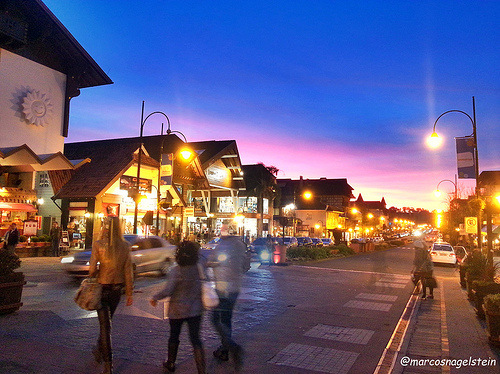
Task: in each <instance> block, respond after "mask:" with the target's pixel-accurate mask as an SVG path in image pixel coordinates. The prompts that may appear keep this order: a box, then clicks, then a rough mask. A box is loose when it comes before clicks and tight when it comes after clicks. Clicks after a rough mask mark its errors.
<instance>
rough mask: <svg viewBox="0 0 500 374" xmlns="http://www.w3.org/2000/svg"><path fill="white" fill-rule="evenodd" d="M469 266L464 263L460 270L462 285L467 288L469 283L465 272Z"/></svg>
mask: <svg viewBox="0 0 500 374" xmlns="http://www.w3.org/2000/svg"><path fill="white" fill-rule="evenodd" d="M466 270H467V268H466V267H465V266H463V265H461V266H460V267H459V272H460V286H461V287H462V288H464V289H465V288H467V283H466V281H465V273H466Z"/></svg>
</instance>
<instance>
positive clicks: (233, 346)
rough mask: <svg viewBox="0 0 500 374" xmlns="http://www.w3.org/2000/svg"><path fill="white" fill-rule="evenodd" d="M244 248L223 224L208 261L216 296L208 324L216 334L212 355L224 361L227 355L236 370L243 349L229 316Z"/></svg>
mask: <svg viewBox="0 0 500 374" xmlns="http://www.w3.org/2000/svg"><path fill="white" fill-rule="evenodd" d="M246 249H247V247H246V244H245V243H243V241H242V240H241V239H240V238H239V237H238V236H233V235H229V231H228V229H227V227H225V226H223V228H222V229H221V239H220V241H219V243H218V244H217V247H215V250H214V253H213V256H212V258H211V259H210V261H209V264H208V266H211V267H213V272H214V277H215V289H216V291H217V295H218V296H219V305H218V306H217V307H216V308H215V309H214V311H213V314H212V323H213V325H214V327H215V329H216V330H217V332H218V333H219V336H220V339H221V346H220V347H219V348H217V350H215V351H214V353H213V354H214V356H215V357H216V358H218V359H219V360H221V361H228V360H229V356H230V355H231V356H232V358H233V360H234V363H235V365H236V368H237V369H239V368H240V367H241V365H242V360H243V348H242V347H241V346H240V345H239V344H237V343H236V342H235V341H234V339H233V334H232V331H233V330H232V318H233V310H234V307H235V304H236V300H237V299H238V295H239V293H240V289H241V284H242V282H243V274H244V273H245V272H246V271H247V270H248V266H247V265H248V260H247V257H246Z"/></svg>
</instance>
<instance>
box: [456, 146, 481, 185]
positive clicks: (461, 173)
mask: <svg viewBox="0 0 500 374" xmlns="http://www.w3.org/2000/svg"><path fill="white" fill-rule="evenodd" d="M455 142H456V146H457V169H458V178H460V179H474V178H476V163H475V162H474V161H475V160H474V148H475V144H474V137H473V136H465V137H463V138H455Z"/></svg>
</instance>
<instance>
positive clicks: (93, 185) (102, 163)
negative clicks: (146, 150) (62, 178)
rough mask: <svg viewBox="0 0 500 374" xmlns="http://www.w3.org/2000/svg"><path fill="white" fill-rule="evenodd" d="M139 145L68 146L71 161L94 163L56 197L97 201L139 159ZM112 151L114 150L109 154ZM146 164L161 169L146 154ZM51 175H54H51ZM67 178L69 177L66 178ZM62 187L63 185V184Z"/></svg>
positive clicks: (78, 144) (74, 177)
mask: <svg viewBox="0 0 500 374" xmlns="http://www.w3.org/2000/svg"><path fill="white" fill-rule="evenodd" d="M138 148H139V144H134V143H129V144H127V145H122V146H120V147H113V148H110V146H109V144H108V143H107V142H101V143H99V142H81V143H67V144H65V146H64V154H65V155H66V156H67V157H68V158H70V159H81V158H82V157H88V158H90V159H91V161H90V162H89V163H88V164H86V165H84V166H82V167H81V168H80V169H78V170H76V171H75V172H74V173H72V175H70V176H69V177H70V179H69V180H67V181H66V182H67V183H65V184H64V185H63V186H62V187H61V188H60V189H59V190H58V191H56V193H55V195H54V198H56V199H63V198H94V197H97V196H98V195H100V194H101V193H103V192H104V191H105V190H106V189H107V188H108V187H109V185H110V184H111V183H113V182H114V181H115V180H116V179H117V178H119V177H120V175H122V174H123V172H124V171H125V170H126V169H128V168H129V167H130V166H132V165H133V163H134V162H135V160H136V157H137V155H136V154H135V152H136V151H137V150H138ZM110 149H112V150H113V151H112V152H110ZM141 162H142V163H143V164H144V165H150V166H154V167H158V166H159V165H158V162H157V161H155V160H153V159H151V157H149V156H147V155H143V156H142V158H141ZM51 176H52V175H51ZM66 179H68V176H66ZM61 184H62V183H61Z"/></svg>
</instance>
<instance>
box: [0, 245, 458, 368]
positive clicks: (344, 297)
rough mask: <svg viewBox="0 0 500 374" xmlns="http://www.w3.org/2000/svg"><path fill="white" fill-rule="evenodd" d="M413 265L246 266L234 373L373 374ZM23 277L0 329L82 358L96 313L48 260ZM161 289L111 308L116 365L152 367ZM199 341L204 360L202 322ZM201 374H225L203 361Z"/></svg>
mask: <svg viewBox="0 0 500 374" xmlns="http://www.w3.org/2000/svg"><path fill="white" fill-rule="evenodd" d="M412 259H413V251H411V250H409V249H395V250H388V251H383V252H375V253H370V254H363V255H360V256H355V257H351V258H345V259H336V260H327V261H321V262H317V263H314V264H309V265H308V266H295V265H294V266H286V267H277V266H273V267H268V266H260V267H258V266H257V264H253V265H254V266H253V267H252V269H251V270H250V271H249V272H248V273H247V276H246V277H245V283H244V288H243V292H242V294H241V296H240V299H239V303H238V306H237V310H236V313H235V321H234V325H235V337H236V338H237V340H240V341H241V342H242V344H243V345H244V346H245V348H246V351H247V354H246V365H245V368H246V369H245V370H243V371H244V372H249V373H250V372H252V371H251V370H252V368H255V367H259V368H262V367H265V368H268V369H267V370H266V371H265V372H272V373H281V372H283V373H285V372H286V373H292V374H293V373H304V372H318V371H319V372H321V371H322V372H331V373H368V372H370V373H372V372H373V371H374V369H375V367H376V365H377V362H378V360H379V359H380V356H381V354H382V352H383V350H384V348H385V346H386V344H387V342H388V340H389V339H390V336H391V334H392V332H393V330H394V328H395V326H396V323H397V321H398V319H399V317H400V316H401V313H402V311H403V309H404V307H405V305H406V303H407V301H408V297H409V295H410V293H411V290H412V285H411V282H410V281H409V271H410V269H411V262H412ZM22 270H23V271H24V272H25V274H26V275H27V280H28V284H27V287H26V288H25V290H24V294H23V302H24V304H25V305H24V306H23V307H22V313H18V314H16V315H13V316H11V317H9V318H8V319H10V320H11V322H13V323H10V324H8V326H6V323H5V322H6V321H7V319H6V318H3V319H2V320H0V324H2V329H3V328H5V329H6V331H8V332H9V334H13V335H14V336H16V337H19V338H23V337H26V338H30V339H33V331H36V335H37V336H36V339H38V340H39V341H41V342H44V343H50V344H56V345H62V346H65V347H69V348H72V349H77V350H80V351H90V347H91V346H92V344H94V341H95V339H96V336H97V320H96V314H95V312H86V311H83V310H81V309H79V308H78V307H77V306H76V305H75V304H74V303H73V301H72V297H73V295H74V293H75V291H76V288H77V283H76V282H73V281H71V280H70V279H69V278H68V277H67V276H66V275H65V274H64V272H63V271H62V269H61V267H60V265H59V264H58V262H57V261H55V259H52V258H33V259H26V260H25V261H24V262H23V267H22ZM441 270H443V271H450V272H453V271H454V270H453V269H449V268H446V269H439V271H441ZM163 282H164V279H163V278H161V277H158V276H156V275H154V274H153V275H147V276H142V277H139V278H138V279H137V282H136V291H135V302H134V305H133V306H131V307H125V306H124V305H120V307H119V309H118V311H117V315H116V317H115V319H114V325H113V328H114V329H113V339H114V348H115V357H117V358H123V359H126V360H129V361H133V362H139V363H143V364H146V365H148V364H149V365H157V366H158V367H159V365H160V363H161V362H162V360H163V359H164V357H165V353H166V340H167V337H168V323H167V322H166V321H164V320H163V310H162V308H152V307H151V306H150V305H149V304H148V303H147V300H148V298H149V296H150V295H151V294H153V293H154V292H156V291H157V290H158V289H159V288H160V287H161V285H162V283H163ZM48 312H49V313H48ZM40 324H42V326H43V328H40ZM203 339H204V341H205V346H206V348H207V351H211V350H212V349H213V348H215V347H216V346H217V344H218V341H217V336H216V334H215V332H214V330H213V329H212V327H211V325H210V323H209V320H208V315H206V316H205V318H204V322H203ZM317 357H321V360H319V359H317ZM209 368H210V372H214V373H217V372H228V370H230V367H228V366H227V365H219V364H218V363H216V362H215V360H213V359H211V358H210V359H209ZM191 370H193V366H192V358H191V348H190V346H189V343H188V339H187V336H183V338H182V345H181V348H180V352H179V367H178V372H179V373H190V372H191ZM91 372H92V371H91Z"/></svg>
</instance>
